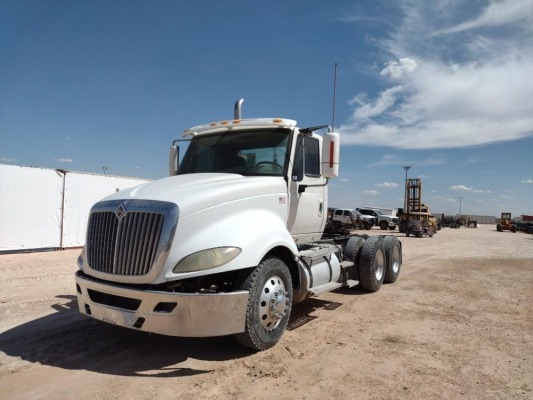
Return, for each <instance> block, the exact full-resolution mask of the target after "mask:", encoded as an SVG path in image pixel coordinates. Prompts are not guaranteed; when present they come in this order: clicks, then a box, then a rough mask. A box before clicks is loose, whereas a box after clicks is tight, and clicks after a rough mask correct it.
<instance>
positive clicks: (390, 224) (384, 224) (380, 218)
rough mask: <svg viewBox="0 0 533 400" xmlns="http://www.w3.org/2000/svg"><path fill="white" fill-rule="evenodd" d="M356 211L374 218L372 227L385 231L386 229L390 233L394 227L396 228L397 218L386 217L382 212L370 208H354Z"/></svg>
mask: <svg viewBox="0 0 533 400" xmlns="http://www.w3.org/2000/svg"><path fill="white" fill-rule="evenodd" d="M356 210H357V211H359V212H360V213H361V214H363V215H369V216H372V217H374V218H375V220H374V221H375V222H374V225H375V226H379V227H380V229H382V230H384V231H386V230H387V229H390V230H391V231H393V230H395V229H396V226H398V224H399V222H400V219H399V218H398V217H395V216H393V215H386V214H384V213H383V212H381V211H379V210H374V209H372V208H356Z"/></svg>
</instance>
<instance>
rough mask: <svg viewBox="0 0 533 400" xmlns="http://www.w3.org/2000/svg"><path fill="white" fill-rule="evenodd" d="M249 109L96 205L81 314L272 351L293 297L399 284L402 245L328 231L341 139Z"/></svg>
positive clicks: (82, 269) (81, 274) (200, 130)
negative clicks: (144, 179) (163, 168)
mask: <svg viewBox="0 0 533 400" xmlns="http://www.w3.org/2000/svg"><path fill="white" fill-rule="evenodd" d="M241 105H242V99H241V100H239V101H238V102H237V103H236V105H235V116H234V119H233V120H228V121H221V122H214V123H211V124H206V125H200V126H196V127H193V128H190V129H187V130H186V131H185V132H184V133H183V136H184V140H189V141H190V142H189V143H188V148H187V151H186V152H185V154H184V156H183V159H182V160H180V155H179V146H178V145H179V144H180V140H176V141H175V142H174V143H173V146H172V147H171V152H170V175H171V176H170V177H167V178H164V179H161V180H158V181H154V182H150V183H147V184H144V185H141V186H138V187H135V188H132V189H127V190H123V191H120V192H117V193H114V194H112V195H110V196H108V197H107V198H105V199H103V200H102V201H100V202H98V203H96V204H95V205H94V206H93V207H92V209H91V212H90V215H89V221H88V226H87V237H86V243H85V247H84V248H83V250H82V253H81V255H80V257H79V259H78V266H79V270H78V271H77V272H76V290H77V298H78V306H79V311H80V312H81V313H83V314H85V315H88V316H90V317H92V318H95V319H98V320H101V321H104V322H107V323H111V324H116V325H119V326H123V327H126V328H130V329H135V330H139V331H146V332H154V333H159V334H164V335H170V336H179V337H210V336H222V335H235V336H236V338H237V340H238V341H239V342H240V343H242V344H243V345H245V346H247V347H249V348H251V349H254V350H265V349H268V348H269V347H271V346H273V345H275V344H276V343H277V342H278V341H279V339H280V338H281V336H282V334H283V332H284V330H285V328H286V326H287V323H288V321H289V317H290V313H291V307H292V305H293V304H294V303H297V302H300V301H302V300H304V299H306V298H307V297H309V296H315V295H318V294H320V293H321V292H325V291H331V290H334V289H336V288H339V287H341V286H348V287H352V286H355V285H357V284H361V286H362V287H363V289H365V290H367V291H371V292H375V291H377V290H379V289H380V287H381V284H382V283H383V281H388V282H394V281H396V279H397V278H398V275H399V273H400V267H401V263H402V247H401V243H400V241H399V240H398V239H397V238H395V237H393V236H375V237H367V236H349V235H346V234H331V233H330V234H328V235H323V231H324V227H325V224H326V220H327V209H328V208H327V203H328V190H327V187H328V180H329V179H331V178H335V177H337V175H338V170H339V149H340V147H339V135H338V134H336V133H333V132H331V131H330V129H329V127H327V126H320V127H312V128H304V129H302V128H298V127H296V121H293V120H290V119H283V118H261V119H242V118H241ZM320 130H325V131H326V132H325V133H324V134H323V135H319V134H317V132H318V131H320Z"/></svg>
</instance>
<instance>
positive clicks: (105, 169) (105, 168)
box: [102, 166, 107, 176]
mask: <svg viewBox="0 0 533 400" xmlns="http://www.w3.org/2000/svg"><path fill="white" fill-rule="evenodd" d="M102 169H103V170H104V176H106V174H105V172H106V171H107V167H105V166H104V167H102Z"/></svg>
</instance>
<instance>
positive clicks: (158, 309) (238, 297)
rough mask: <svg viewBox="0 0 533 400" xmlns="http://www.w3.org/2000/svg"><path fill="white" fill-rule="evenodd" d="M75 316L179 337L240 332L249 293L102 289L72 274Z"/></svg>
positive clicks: (101, 284)
mask: <svg viewBox="0 0 533 400" xmlns="http://www.w3.org/2000/svg"><path fill="white" fill-rule="evenodd" d="M76 294H77V297H78V307H79V310H80V313H82V314H85V315H88V316H90V317H92V318H95V319H98V320H100V321H104V322H107V323H110V324H114V325H119V326H123V327H125V328H130V329H135V330H139V331H145V332H153V333H159V334H162V335H169V336H181V337H209V336H223V335H230V334H234V333H240V332H244V329H245V316H246V307H247V303H248V292H247V291H239V292H232V293H214V294H203V293H169V292H162V291H152V290H139V289H134V288H130V287H124V286H120V285H117V284H115V283H107V282H103V281H99V280H96V279H93V278H91V277H89V276H87V275H84V274H83V273H81V272H80V271H78V272H76Z"/></svg>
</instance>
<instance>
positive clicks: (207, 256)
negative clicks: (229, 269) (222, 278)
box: [172, 247, 241, 273]
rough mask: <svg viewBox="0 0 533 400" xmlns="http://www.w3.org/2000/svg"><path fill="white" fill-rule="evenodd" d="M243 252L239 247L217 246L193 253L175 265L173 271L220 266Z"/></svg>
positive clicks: (191, 270)
mask: <svg viewBox="0 0 533 400" xmlns="http://www.w3.org/2000/svg"><path fill="white" fill-rule="evenodd" d="M239 254H241V249H239V248H238V247H217V248H214V249H207V250H202V251H199V252H197V253H193V254H191V255H189V256H187V257H185V258H184V259H183V260H181V261H180V262H179V263H178V265H176V266H175V267H174V269H173V270H172V272H175V273H180V272H193V271H201V270H203V269H210V268H216V267H220V266H221V265H224V264H226V263H228V262H230V261H231V260H233V259H234V258H235V257H237V256H238V255H239Z"/></svg>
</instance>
